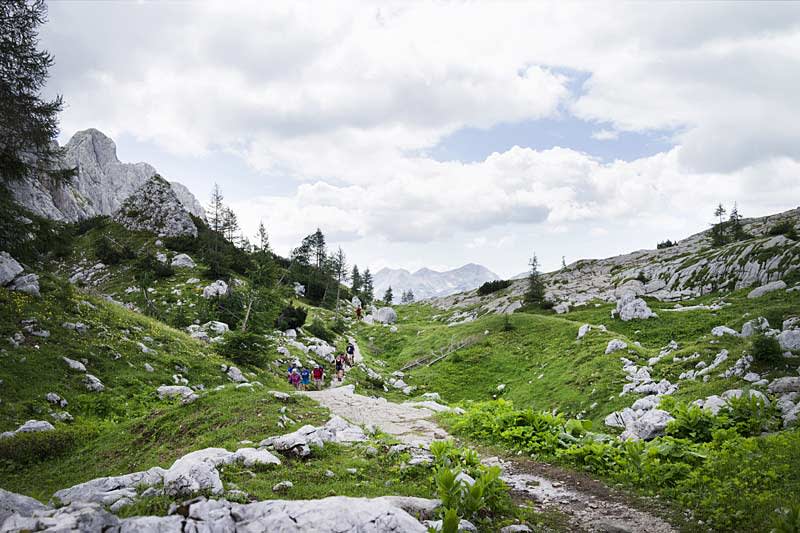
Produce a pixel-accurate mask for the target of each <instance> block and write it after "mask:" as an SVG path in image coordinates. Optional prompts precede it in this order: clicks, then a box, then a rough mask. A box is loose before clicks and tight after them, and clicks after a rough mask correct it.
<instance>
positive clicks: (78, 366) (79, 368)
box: [61, 357, 86, 372]
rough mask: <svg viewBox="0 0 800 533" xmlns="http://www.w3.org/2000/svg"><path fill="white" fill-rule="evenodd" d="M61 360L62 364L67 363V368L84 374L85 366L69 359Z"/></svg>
mask: <svg viewBox="0 0 800 533" xmlns="http://www.w3.org/2000/svg"><path fill="white" fill-rule="evenodd" d="M61 359H63V360H64V362H65V363H67V366H68V367H70V369H72V370H76V371H78V372H86V366H85V365H84V364H83V363H81V362H80V361H76V360H74V359H70V358H69V357H62V358H61Z"/></svg>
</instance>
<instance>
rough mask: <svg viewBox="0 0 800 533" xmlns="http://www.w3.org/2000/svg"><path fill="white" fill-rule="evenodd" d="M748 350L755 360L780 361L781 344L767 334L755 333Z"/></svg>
mask: <svg viewBox="0 0 800 533" xmlns="http://www.w3.org/2000/svg"><path fill="white" fill-rule="evenodd" d="M750 352H751V354H752V355H753V359H755V360H756V361H765V362H769V361H780V360H781V355H782V352H781V345H780V343H779V342H778V339H776V338H775V337H768V336H767V335H763V334H761V335H756V336H755V337H753V342H752V344H751V345H750Z"/></svg>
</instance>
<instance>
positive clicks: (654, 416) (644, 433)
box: [620, 409, 674, 440]
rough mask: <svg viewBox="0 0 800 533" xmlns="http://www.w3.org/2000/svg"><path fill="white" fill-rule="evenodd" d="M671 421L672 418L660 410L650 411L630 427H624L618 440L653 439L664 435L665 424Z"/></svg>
mask: <svg viewBox="0 0 800 533" xmlns="http://www.w3.org/2000/svg"><path fill="white" fill-rule="evenodd" d="M672 420H674V418H673V417H672V415H670V414H669V413H668V412H666V411H662V410H661V409H651V410H649V411H646V412H645V413H644V414H643V415H642V416H641V417H640V418H638V419H636V420H635V421H634V422H633V424H632V425H631V426H628V427H626V429H625V431H624V432H623V433H622V435H620V438H622V439H635V440H636V439H641V440H649V439H652V438H655V437H657V436H659V435H661V434H663V433H664V430H665V429H666V427H667V424H669V423H670V422H671V421H672Z"/></svg>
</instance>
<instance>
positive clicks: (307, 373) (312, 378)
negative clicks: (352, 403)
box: [287, 342, 356, 390]
mask: <svg viewBox="0 0 800 533" xmlns="http://www.w3.org/2000/svg"><path fill="white" fill-rule="evenodd" d="M355 353H356V349H355V346H354V345H353V343H352V342H349V343H347V348H346V349H345V352H344V353H340V354H338V355H337V356H336V357H334V359H333V367H334V369H335V371H336V373H335V374H334V378H333V379H334V380H337V381H338V382H339V383H342V381H344V370H345V367H348V368H349V367H352V366H353V364H354V363H355ZM287 373H288V379H289V383H291V384H292V386H293V387H294V388H295V389H297V390H310V389H311V386H312V382H313V387H314V389H316V390H322V388H323V387H324V386H325V369H324V368H322V366H321V365H319V364H314V368H312V369H311V370H309V369H308V368H306V367H304V366H303V365H302V364H301V363H300V362H299V361H295V362H294V363H291V364H289V369H288V371H287Z"/></svg>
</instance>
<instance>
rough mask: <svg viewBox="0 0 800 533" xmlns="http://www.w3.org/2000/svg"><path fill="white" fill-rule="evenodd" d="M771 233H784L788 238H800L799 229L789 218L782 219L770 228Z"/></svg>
mask: <svg viewBox="0 0 800 533" xmlns="http://www.w3.org/2000/svg"><path fill="white" fill-rule="evenodd" d="M769 234H770V235H783V236H785V237H786V238H788V239H792V240H795V241H796V240H799V239H798V235H797V230H796V229H795V227H794V225H793V224H792V223H791V222H790V221H789V220H781V221H780V222H778V223H777V224H775V225H774V226H772V227H771V228H770V229H769Z"/></svg>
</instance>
